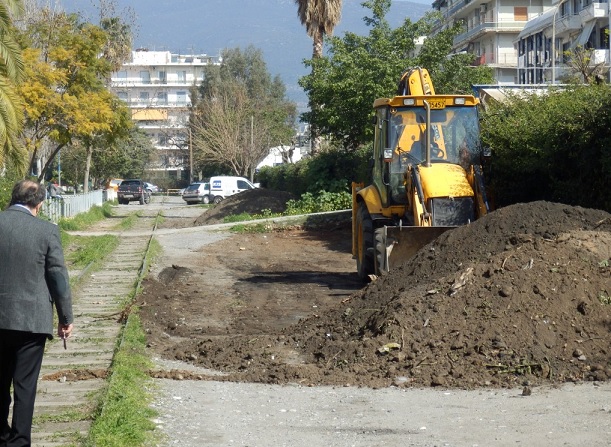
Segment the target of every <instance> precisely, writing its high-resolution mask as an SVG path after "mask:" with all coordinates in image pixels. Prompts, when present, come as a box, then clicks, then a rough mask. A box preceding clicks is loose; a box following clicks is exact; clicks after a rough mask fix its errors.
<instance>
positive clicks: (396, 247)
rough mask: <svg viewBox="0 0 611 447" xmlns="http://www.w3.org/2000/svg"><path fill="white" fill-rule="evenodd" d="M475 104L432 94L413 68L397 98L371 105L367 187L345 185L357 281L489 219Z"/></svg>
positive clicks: (466, 98)
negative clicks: (464, 227) (370, 161)
mask: <svg viewBox="0 0 611 447" xmlns="http://www.w3.org/2000/svg"><path fill="white" fill-rule="evenodd" d="M478 104H479V100H478V99H476V98H475V97H473V96H470V95H437V94H435V90H434V87H433V84H432V82H431V80H430V78H429V74H428V72H427V70H426V69H423V68H419V67H418V68H414V69H411V70H409V71H407V72H405V73H404V75H403V76H402V77H401V80H400V82H399V88H398V95H397V96H395V97H393V98H381V99H376V100H375V101H374V104H373V107H374V111H375V118H374V123H375V134H374V138H375V140H374V153H373V167H372V171H371V179H372V181H371V184H370V185H368V186H365V185H364V184H356V183H354V184H353V185H352V235H353V237H352V254H353V256H354V257H355V258H356V263H357V271H358V273H359V276H360V277H361V278H362V279H364V280H365V279H368V278H370V277H371V276H372V275H376V276H377V275H380V274H383V273H384V272H388V271H389V270H390V269H392V268H393V267H394V266H396V265H398V264H400V263H402V262H404V261H405V260H407V259H409V258H410V257H411V256H413V255H414V254H415V253H416V252H417V251H418V250H419V249H420V248H422V247H423V246H424V245H426V244H428V243H429V242H431V241H432V240H433V239H435V238H436V237H437V236H439V235H440V234H441V233H443V232H445V231H447V230H448V229H451V228H455V227H456V226H459V225H465V224H468V223H470V222H472V221H473V220H475V219H477V218H479V217H481V216H482V215H484V214H486V213H488V212H489V211H490V205H489V203H488V199H487V196H486V191H485V186H484V178H483V174H482V167H481V160H482V147H481V144H480V136H479V119H478V108H477V106H478Z"/></svg>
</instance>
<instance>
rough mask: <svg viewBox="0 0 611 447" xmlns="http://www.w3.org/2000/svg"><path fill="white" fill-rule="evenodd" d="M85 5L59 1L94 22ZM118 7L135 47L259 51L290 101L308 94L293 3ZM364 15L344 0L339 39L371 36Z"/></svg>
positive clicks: (261, 0) (138, 1)
mask: <svg viewBox="0 0 611 447" xmlns="http://www.w3.org/2000/svg"><path fill="white" fill-rule="evenodd" d="M83 3H84V2H82V0H81V1H79V0H63V1H62V2H61V4H62V5H63V7H64V9H65V10H66V11H69V12H81V13H82V15H83V16H84V17H85V18H86V19H88V20H91V21H93V22H95V20H96V19H95V17H96V14H95V11H94V10H93V8H92V7H91V6H90V5H83ZM116 4H117V6H118V12H124V11H125V10H126V8H130V9H131V10H133V12H134V13H135V16H136V21H137V23H136V28H137V29H136V30H135V31H136V39H135V44H136V47H144V48H148V49H149V50H169V51H172V52H181V53H192V52H194V53H206V54H210V55H218V54H219V53H220V52H221V50H222V49H223V48H235V47H242V48H243V47H246V46H248V45H253V46H255V47H256V48H259V49H261V51H262V52H263V56H264V58H265V61H266V63H267V67H268V70H269V72H270V73H271V74H272V75H273V76H275V75H280V77H281V78H282V80H283V81H284V83H285V85H286V87H287V95H288V96H289V98H290V99H292V100H294V101H296V102H297V103H298V104H299V106H300V108H302V107H303V106H304V104H305V101H306V98H305V94H304V93H303V91H302V90H301V88H300V87H299V86H298V84H297V80H298V79H299V77H301V76H303V75H304V74H306V73H307V70H306V68H305V67H304V65H303V60H304V59H308V58H310V57H311V55H312V41H311V39H310V38H309V37H308V36H307V34H306V31H305V28H304V27H303V26H302V25H301V23H300V21H299V18H298V17H297V6H296V5H295V1H294V0H206V1H205V2H200V1H197V0H156V1H155V2H154V3H153V2H151V1H150V0H116ZM153 5H154V6H153ZM428 10H430V6H428V5H425V4H419V3H412V2H407V1H397V0H395V1H393V3H392V7H391V10H390V12H389V14H388V16H387V17H386V18H387V20H388V22H389V23H390V24H391V26H393V27H397V26H399V25H400V24H401V23H402V22H403V20H404V19H405V18H406V17H407V18H410V19H411V20H412V21H416V20H418V19H419V18H420V17H422V16H423V15H424V13H425V12H426V11H428ZM364 16H371V11H370V10H368V9H365V8H363V7H362V6H361V0H344V3H343V11H342V19H341V22H340V23H339V25H338V26H337V28H336V30H335V35H338V36H342V35H343V34H344V33H345V32H346V31H351V32H354V33H357V34H362V35H364V34H367V32H368V28H367V27H366V26H365V24H364V22H363V17H364Z"/></svg>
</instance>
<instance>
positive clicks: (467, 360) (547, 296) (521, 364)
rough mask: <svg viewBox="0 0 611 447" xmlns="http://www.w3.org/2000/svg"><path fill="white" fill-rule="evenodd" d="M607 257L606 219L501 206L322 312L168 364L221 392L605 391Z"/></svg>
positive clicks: (188, 350)
mask: <svg viewBox="0 0 611 447" xmlns="http://www.w3.org/2000/svg"><path fill="white" fill-rule="evenodd" d="M610 258H611V215H610V214H609V213H606V212H603V211H598V210H591V209H583V208H579V207H570V206H565V205H560V204H555V203H548V202H533V203H529V204H518V205H513V206H509V207H506V208H503V209H499V210H497V211H495V212H493V213H491V214H490V215H488V216H486V217H484V218H482V219H480V220H478V221H476V222H474V223H472V224H471V225H468V226H464V227H460V228H457V229H455V230H453V231H451V232H448V233H445V234H443V235H442V236H441V237H439V238H438V239H437V240H436V241H434V242H433V243H432V244H430V245H429V246H427V247H425V248H424V249H423V250H421V251H420V252H419V253H418V254H417V255H416V256H415V257H413V258H412V259H411V260H409V261H408V262H407V263H406V264H405V265H403V266H402V267H399V268H397V269H396V270H394V271H392V272H391V273H390V274H388V275H385V276H384V277H381V278H379V279H377V280H376V281H374V282H372V283H371V284H370V285H368V286H367V287H365V288H364V289H362V290H361V291H359V292H357V293H355V294H353V295H352V296H350V297H349V298H347V299H343V300H342V302H341V304H339V305H337V306H335V307H333V308H332V309H331V310H329V311H326V312H325V313H321V314H318V315H316V316H315V317H310V318H306V319H303V320H301V321H300V322H299V323H298V324H295V325H292V326H289V327H288V328H285V329H283V330H281V331H278V332H277V333H275V334H271V335H270V334H267V335H260V336H256V337H253V336H252V335H250V334H248V335H243V336H242V335H235V336H232V337H205V336H204V337H202V338H201V339H199V340H198V339H191V340H183V341H182V342H181V346H180V349H179V350H177V351H175V352H174V353H173V355H174V356H175V357H176V358H177V359H181V360H185V361H189V362H191V363H194V364H197V365H200V366H205V367H208V368H212V369H216V370H221V371H223V372H225V373H226V374H228V375H227V376H224V377H223V379H221V380H236V381H255V382H267V383H286V382H299V383H303V384H309V385H318V384H331V385H337V384H351V385H361V386H371V387H382V386H389V385H393V384H394V385H397V386H446V387H461V388H473V387H479V386H517V385H526V384H529V385H536V384H552V383H559V382H566V381H582V380H609V379H611V347H610V346H611V268H610V266H609V262H610V261H609V260H610ZM287 268H290V266H287ZM215 380H219V378H218V377H216V378H215Z"/></svg>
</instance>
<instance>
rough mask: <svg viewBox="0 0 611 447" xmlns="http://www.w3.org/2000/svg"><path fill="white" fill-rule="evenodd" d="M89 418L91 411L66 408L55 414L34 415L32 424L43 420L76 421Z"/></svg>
mask: <svg viewBox="0 0 611 447" xmlns="http://www.w3.org/2000/svg"><path fill="white" fill-rule="evenodd" d="M89 419H91V413H90V412H89V411H84V410H82V409H78V410H66V411H63V412H61V413H56V414H41V415H37V416H34V420H33V423H34V424H43V423H45V422H78V421H87V420H89Z"/></svg>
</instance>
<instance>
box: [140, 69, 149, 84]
mask: <svg viewBox="0 0 611 447" xmlns="http://www.w3.org/2000/svg"><path fill="white" fill-rule="evenodd" d="M140 82H142V83H143V84H150V83H151V74H150V73H149V71H148V70H147V71H141V72H140Z"/></svg>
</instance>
